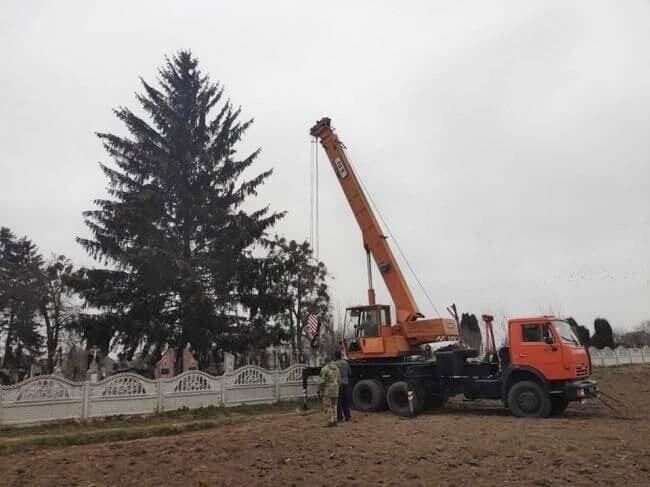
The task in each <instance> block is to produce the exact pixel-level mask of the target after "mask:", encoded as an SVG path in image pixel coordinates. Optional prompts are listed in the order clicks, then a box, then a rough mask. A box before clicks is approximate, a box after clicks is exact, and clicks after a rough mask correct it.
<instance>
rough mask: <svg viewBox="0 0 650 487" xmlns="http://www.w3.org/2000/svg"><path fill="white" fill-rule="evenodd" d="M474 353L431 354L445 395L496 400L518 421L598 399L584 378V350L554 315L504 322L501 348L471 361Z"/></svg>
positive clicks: (588, 364)
mask: <svg viewBox="0 0 650 487" xmlns="http://www.w3.org/2000/svg"><path fill="white" fill-rule="evenodd" d="M487 324H489V323H486V325H487ZM488 336H489V334H488ZM477 355H478V354H477V353H475V352H474V351H472V350H468V349H462V348H457V349H451V350H443V351H439V352H437V353H436V358H437V365H438V367H437V369H438V376H439V378H440V384H442V389H446V391H447V393H448V394H449V395H453V394H456V393H464V394H465V396H466V397H468V398H470V399H501V400H502V401H503V403H504V405H505V406H506V407H507V408H508V409H509V410H510V411H511V413H512V414H514V415H515V416H522V417H547V416H550V415H554V414H560V413H562V412H563V411H564V410H565V409H566V407H567V406H568V404H569V403H570V402H571V401H581V400H583V399H586V398H589V397H597V395H598V385H597V383H596V381H594V380H590V379H589V375H590V374H591V358H590V356H589V352H588V350H587V349H586V348H585V347H584V346H582V345H580V342H579V341H578V338H577V337H576V335H575V333H574V332H573V330H572V329H571V326H570V325H569V324H568V323H567V322H566V321H564V320H562V319H559V318H555V317H553V316H537V317H531V318H515V319H511V320H509V321H508V339H507V344H506V346H504V347H502V348H501V349H499V350H498V351H497V352H496V353H492V354H489V353H488V354H487V355H486V357H485V358H483V359H482V360H472V359H473V358H475V357H476V356H477Z"/></svg>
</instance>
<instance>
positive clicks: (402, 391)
mask: <svg viewBox="0 0 650 487" xmlns="http://www.w3.org/2000/svg"><path fill="white" fill-rule="evenodd" d="M413 396H414V397H413V409H414V411H415V412H416V413H419V412H421V411H422V406H423V404H422V394H421V393H420V391H419V390H418V389H417V388H416V389H415V390H414V391H413ZM386 402H387V403H388V408H389V409H390V410H391V411H392V412H393V413H395V414H397V415H398V416H410V415H411V406H410V405H409V396H408V384H407V383H406V382H404V381H397V382H394V383H392V384H391V385H390V387H389V388H388V392H386Z"/></svg>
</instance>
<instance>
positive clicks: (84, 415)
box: [81, 380, 90, 421]
mask: <svg viewBox="0 0 650 487" xmlns="http://www.w3.org/2000/svg"><path fill="white" fill-rule="evenodd" d="M89 402H90V381H88V380H85V381H84V385H83V388H82V389H81V420H82V421H86V420H87V419H88V416H89V414H90V413H89V406H90V404H89Z"/></svg>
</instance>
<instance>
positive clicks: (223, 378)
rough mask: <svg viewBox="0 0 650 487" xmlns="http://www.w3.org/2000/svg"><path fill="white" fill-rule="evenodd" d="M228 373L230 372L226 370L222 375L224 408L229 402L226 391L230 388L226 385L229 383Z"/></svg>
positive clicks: (222, 401) (222, 404) (222, 403)
mask: <svg viewBox="0 0 650 487" xmlns="http://www.w3.org/2000/svg"><path fill="white" fill-rule="evenodd" d="M227 374H228V372H224V373H223V374H222V375H221V406H222V407H224V408H225V407H226V404H227V402H228V398H227V397H226V391H227V390H228V388H227V387H226V385H227V382H226V375H227Z"/></svg>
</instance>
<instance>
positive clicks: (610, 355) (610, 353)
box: [600, 347, 618, 367]
mask: <svg viewBox="0 0 650 487" xmlns="http://www.w3.org/2000/svg"><path fill="white" fill-rule="evenodd" d="M600 354H601V356H602V363H603V367H612V366H614V365H618V357H617V355H616V352H615V351H614V350H612V349H611V348H609V347H605V348H603V349H602V350H601V351H600Z"/></svg>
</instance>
